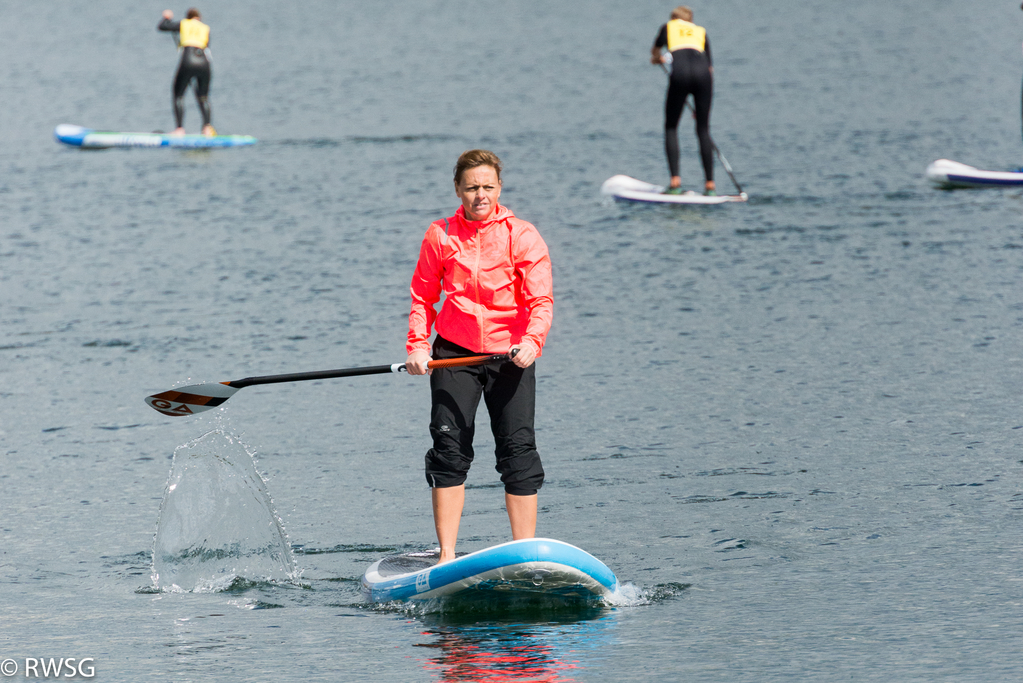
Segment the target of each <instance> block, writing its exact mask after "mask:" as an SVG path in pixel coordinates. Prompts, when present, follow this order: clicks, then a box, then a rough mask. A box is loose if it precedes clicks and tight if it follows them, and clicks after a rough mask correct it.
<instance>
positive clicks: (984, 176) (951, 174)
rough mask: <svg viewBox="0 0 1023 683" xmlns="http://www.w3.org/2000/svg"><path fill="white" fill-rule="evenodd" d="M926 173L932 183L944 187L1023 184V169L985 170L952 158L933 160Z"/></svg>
mask: <svg viewBox="0 0 1023 683" xmlns="http://www.w3.org/2000/svg"><path fill="white" fill-rule="evenodd" d="M925 175H926V176H927V179H928V180H930V181H931V182H932V183H934V184H935V185H937V186H938V187H941V188H944V189H954V188H984V187H1014V186H1018V185H1023V172H1021V171H985V170H982V169H979V168H975V167H973V166H967V165H966V164H961V163H959V162H958V161H952V160H950V159H938V160H937V161H934V162H932V163H931V165H930V166H928V167H927V171H926V173H925Z"/></svg>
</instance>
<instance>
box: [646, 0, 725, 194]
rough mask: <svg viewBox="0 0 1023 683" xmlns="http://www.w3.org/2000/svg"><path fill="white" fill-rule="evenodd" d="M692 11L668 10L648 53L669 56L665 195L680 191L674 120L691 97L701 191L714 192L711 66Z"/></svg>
mask: <svg viewBox="0 0 1023 683" xmlns="http://www.w3.org/2000/svg"><path fill="white" fill-rule="evenodd" d="M692 21H693V10H691V9H690V8H688V7H686V6H684V5H682V6H679V7H676V8H675V9H674V10H673V11H672V13H671V21H669V22H668V23H666V24H664V25H663V26H661V30H660V32H659V33H658V34H657V40H655V41H654V46H653V48H652V50H651V54H650V62H651V63H652V64H658V65H660V64H665V63H666V62H668V61H669V59H668V57H667V56H666V55H664V54H663V53H662V52H661V51H662V50H663V49H665V48H667V50H668V53H670V55H671V58H670V62H671V79H670V81H669V85H668V99H667V102H666V103H665V105H664V150H665V152H666V153H667V155H668V170H669V171H670V172H671V185H670V187H669V188H668V190H666V192H667V194H681V192H682V178H681V177H680V176H679V174H678V121H679V119H680V118H681V116H682V110H683V109H684V108H685V106H686V98H687V97H689V95H690V94H691V95H692V96H693V108H694V110H695V112H696V135H697V137H698V138H699V140H700V159H701V160H702V161H703V175H704V178H705V179H706V183H705V185H704V192H703V193H704V194H706V195H714V194H717V193H716V192H715V191H714V142H713V141H712V140H711V139H710V102H711V99H712V98H713V96H714V67H713V65H712V63H711V59H710V41H708V40H707V31H706V30H705V29H704V28H703V27H702V26H697V25H696V24H694V23H692Z"/></svg>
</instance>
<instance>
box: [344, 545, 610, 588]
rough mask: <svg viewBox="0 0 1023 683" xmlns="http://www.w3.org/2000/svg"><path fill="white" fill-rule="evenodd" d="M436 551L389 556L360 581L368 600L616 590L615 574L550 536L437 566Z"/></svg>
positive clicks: (496, 548)
mask: <svg viewBox="0 0 1023 683" xmlns="http://www.w3.org/2000/svg"><path fill="white" fill-rule="evenodd" d="M438 556H439V550H430V551H425V552H418V553H405V554H402V555H392V556H390V557H385V558H383V559H382V560H378V561H376V562H374V563H373V564H372V565H371V566H370V567H369V569H367V570H366V573H365V574H364V575H363V577H362V588H363V592H364V593H365V594H366V595H367V596H368V597H369V599H370V601H372V602H391V601H392V600H399V601H404V600H431V599H437V598H449V597H466V598H468V597H473V598H480V597H486V594H487V593H490V592H492V593H493V594H494V597H495V598H496V597H497V596H498V595H500V596H512V595H515V596H533V597H554V598H561V599H569V600H573V601H583V602H587V601H594V600H598V599H600V598H602V597H605V596H608V595H610V594H611V593H613V592H614V590H615V588H617V586H618V579H617V578H616V577H615V575H614V572H612V571H611V570H610V569H608V568H607V565H605V564H604V563H603V562H601V561H600V560H598V559H597V558H595V557H594V556H593V555H590V554H589V553H588V552H586V551H585V550H582V549H580V548H577V547H575V546H574V545H569V544H568V543H564V542H562V541H556V540H554V539H550V538H530V539H525V540H520V541H511V542H510V543H502V544H501V545H496V546H493V547H490V548H486V549H484V550H479V551H477V552H474V553H469V554H467V555H460V556H459V557H457V558H455V559H454V560H452V561H450V562H445V563H444V564H442V565H438V564H437V558H438Z"/></svg>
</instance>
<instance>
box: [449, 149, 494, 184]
mask: <svg viewBox="0 0 1023 683" xmlns="http://www.w3.org/2000/svg"><path fill="white" fill-rule="evenodd" d="M477 166H490V167H491V168H493V169H494V170H495V171H496V172H497V180H498V181H500V180H501V160H500V159H498V158H497V155H496V154H494V153H493V152H491V151H489V150H485V149H470V150H468V151H466V152H462V155H461V156H460V157H458V163H456V164H455V185H458V183H460V182H462V174H463V173H465V172H466V171H468V170H469V169H470V168H476V167H477Z"/></svg>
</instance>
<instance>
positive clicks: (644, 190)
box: [600, 175, 749, 204]
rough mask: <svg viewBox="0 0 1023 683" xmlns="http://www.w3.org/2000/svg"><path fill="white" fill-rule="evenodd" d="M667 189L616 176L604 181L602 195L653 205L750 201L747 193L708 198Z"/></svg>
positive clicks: (627, 177)
mask: <svg viewBox="0 0 1023 683" xmlns="http://www.w3.org/2000/svg"><path fill="white" fill-rule="evenodd" d="M666 189H667V188H666V187H665V186H664V185H653V184H651V183H644V182H643V181H642V180H636V179H635V178H630V177H629V176H627V175H616V176H611V177H610V178H608V179H607V180H605V181H604V184H603V185H601V186H600V193H601V194H603V195H608V196H611V197H614V198H615V199H621V200H625V201H630V202H648V203H652V204H727V203H729V202H744V201H746V200H748V199H749V195H747V194H746V193H745V192H742V193H740V194H719V195H716V196H711V197H707V196H704V195H702V194H698V193H696V192H693V191H692V190H690V191H688V192H685V193H683V194H664V190H666Z"/></svg>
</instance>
